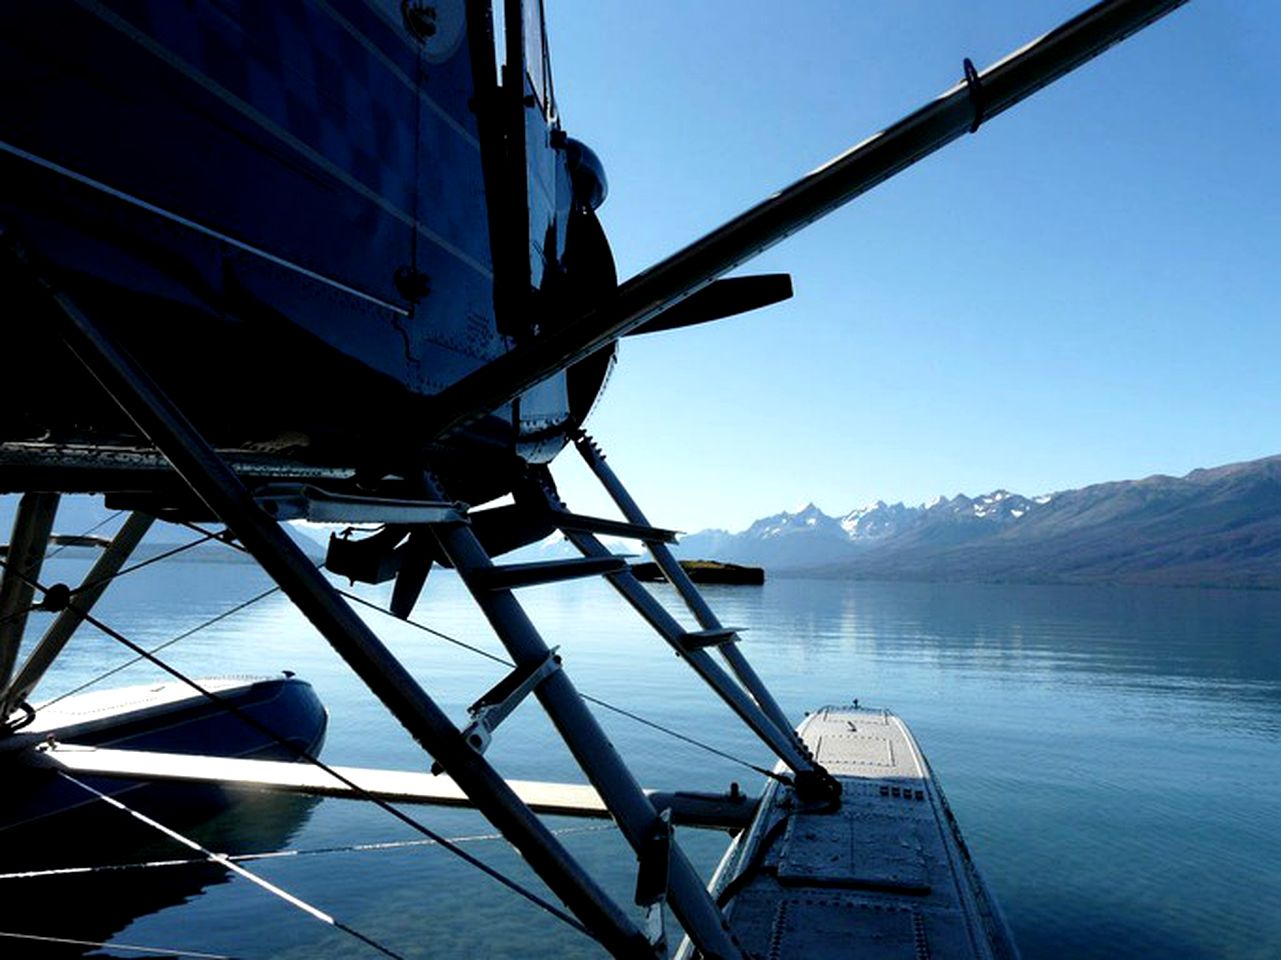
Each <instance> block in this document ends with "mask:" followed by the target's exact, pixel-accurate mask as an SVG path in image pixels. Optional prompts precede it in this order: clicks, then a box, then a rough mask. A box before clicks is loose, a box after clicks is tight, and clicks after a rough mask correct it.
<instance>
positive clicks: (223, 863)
mask: <svg viewBox="0 0 1281 960" xmlns="http://www.w3.org/2000/svg"><path fill="white" fill-rule="evenodd" d="M57 772H58V775H59V776H60V777H62V778H63V779H64V780H66V781H68V782H69V783H73V784H75V785H76V786H77V787H80V788H81V789H83V790H85V791H87V792H89V793H92V794H93V795H94V796H96V797H97V798H98V799H99V800H102V801H104V802H105V803H108V804H110V805H111V806H113V807H115V808H116V809H117V810H119V811H120V812H121V813H127V814H128V815H129V816H131V817H133V818H134V819H135V820H138V821H140V822H141V823H144V824H146V825H147V826H149V827H151V828H153V829H155V830H159V831H160V832H161V833H163V834H164V835H165V836H167V837H169V838H170V839H171V840H175V841H177V842H178V843H181V844H182V845H183V846H184V847H189V848H190V849H192V850H195V851H196V852H197V853H199V854H201V855H203V856H204V858H205V859H206V860H207V861H209V862H210V863H213V864H216V865H217V866H220V867H223V868H224V869H227V870H230V871H231V872H232V873H234V874H236V875H237V876H240V877H244V878H245V879H246V880H248V881H249V882H250V883H253V884H256V885H257V886H259V887H261V888H262V889H263V890H266V891H267V892H268V893H270V894H271V895H272V896H275V897H279V898H280V899H281V900H283V901H285V903H288V904H290V905H291V906H293V907H296V908H297V909H299V910H301V911H302V912H303V913H306V914H308V915H309V916H312V917H315V918H316V919H317V920H320V921H322V922H324V923H327V924H329V925H330V926H331V927H334V928H335V929H337V930H341V931H342V932H343V933H345V934H347V935H349V936H351V937H355V938H356V939H357V940H359V941H360V942H361V943H364V944H365V945H367V946H370V947H373V948H374V949H375V950H377V951H378V952H379V953H381V954H383V955H384V956H387V957H393V958H395V960H405V958H404V957H402V956H401V955H400V954H399V953H396V952H395V951H394V950H391V949H390V948H388V947H384V946H383V945H382V944H381V943H379V942H378V941H377V940H374V939H373V938H372V937H369V936H367V935H366V934H363V933H361V932H360V931H359V930H357V929H355V928H354V927H350V926H348V925H347V924H345V923H343V922H342V921H341V920H339V919H337V918H336V917H334V916H331V915H330V914H328V913H325V912H324V911H323V910H321V909H319V908H318V907H314V906H312V905H311V904H310V903H308V902H307V901H306V900H303V899H300V898H299V897H295V896H294V895H293V894H292V893H289V892H288V891H287V890H282V889H281V888H280V887H278V886H276V885H275V884H274V883H272V882H271V881H269V880H265V879H263V878H262V877H260V876H258V874H256V873H254V872H253V871H252V870H247V869H246V868H244V867H242V866H240V865H239V864H238V863H234V862H232V861H231V860H229V859H228V858H227V857H224V856H222V855H221V854H217V853H214V852H213V851H212V850H209V849H206V848H205V847H202V846H201V845H200V844H198V843H197V842H196V841H195V840H192V839H191V838H190V837H186V836H183V835H182V834H181V833H179V832H178V831H177V830H174V829H172V828H170V827H166V826H165V825H164V824H163V823H160V822H159V821H158V820H153V819H152V818H151V817H149V816H147V815H146V814H144V813H140V812H139V811H137V810H134V809H133V808H132V807H128V806H125V804H123V803H121V802H120V801H119V800H117V799H116V798H115V797H113V796H110V795H108V794H106V793H103V792H102V791H101V790H98V789H97V788H95V787H91V786H89V784H87V783H85V782H84V781H82V780H77V779H76V778H75V777H73V776H72V775H71V774H69V773H67V772H66V771H64V770H59V771H57Z"/></svg>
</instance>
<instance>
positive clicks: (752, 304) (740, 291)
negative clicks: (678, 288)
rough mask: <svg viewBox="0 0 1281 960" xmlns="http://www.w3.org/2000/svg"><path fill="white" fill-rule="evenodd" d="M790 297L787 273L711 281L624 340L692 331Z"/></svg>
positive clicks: (629, 333) (642, 325)
mask: <svg viewBox="0 0 1281 960" xmlns="http://www.w3.org/2000/svg"><path fill="white" fill-rule="evenodd" d="M791 296H792V278H791V275H789V274H786V273H763V274H759V275H757V276H752V277H725V278H723V279H720V280H713V281H712V282H711V283H709V284H708V285H707V286H705V287H704V288H703V289H702V290H699V291H698V293H694V294H691V295H690V296H688V297H686V298H685V299H684V300H682V301H681V302H680V303H678V304H676V305H675V306H674V307H668V308H667V309H666V310H664V311H663V312H662V313H660V314H657V315H655V316H653V317H651V318H650V319H648V320H646V321H645V322H644V323H642V324H641V325H640V326H639V327H636V328H635V329H633V330H630V331H628V333H627V334H626V336H629V337H634V336H637V335H638V334H642V333H658V332H659V331H660V330H676V329H677V328H679V327H692V326H694V325H695V324H699V323H710V322H711V321H712V320H723V319H724V318H725V317H733V316H737V315H738V314H740V313H747V312H748V311H749V310H758V309H760V308H761V307H768V306H770V305H771V304H775V303H781V302H782V301H784V300H788V299H790V298H791Z"/></svg>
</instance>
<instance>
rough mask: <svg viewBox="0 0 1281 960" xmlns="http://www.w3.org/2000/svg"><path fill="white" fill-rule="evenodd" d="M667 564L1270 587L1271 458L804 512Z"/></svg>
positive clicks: (1273, 578) (1280, 546)
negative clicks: (839, 512) (1029, 491)
mask: <svg viewBox="0 0 1281 960" xmlns="http://www.w3.org/2000/svg"><path fill="white" fill-rule="evenodd" d="M677 553H678V556H680V557H683V558H690V559H692V558H696V557H698V558H714V559H717V560H723V561H727V562H731V563H746V564H754V565H759V566H763V567H765V568H766V569H767V570H768V571H770V572H771V573H773V574H784V575H797V576H817V577H830V578H852V579H878V580H970V581H989V582H1029V583H1130V584H1160V585H1171V586H1224V587H1266V588H1281V456H1275V457H1268V458H1265V459H1262V460H1253V461H1250V462H1246V463H1234V464H1229V465H1227V466H1222V467H1214V468H1211V469H1203V470H1194V471H1192V472H1191V473H1189V474H1188V475H1187V476H1184V477H1169V476H1162V475H1158V476H1152V477H1147V478H1145V479H1142V480H1122V481H1117V482H1113V483H1100V484H1094V485H1092V486H1088V487H1082V488H1080V489H1077V490H1064V491H1060V492H1058V493H1053V494H1047V495H1044V496H1037V497H1026V496H1022V495H1020V494H1017V493H1011V492H1009V491H1007V490H995V491H993V492H991V493H988V494H984V495H982V496H976V497H969V496H965V495H964V494H960V495H957V496H955V497H953V498H951V499H949V498H947V497H939V498H937V499H936V500H934V501H932V502H931V503H928V504H922V505H920V506H906V505H904V504H902V503H893V504H887V503H885V502H884V501H877V502H876V503H873V504H870V505H868V506H866V507H861V508H859V509H857V510H853V511H851V512H850V513H847V514H845V515H844V516H836V517H833V516H828V515H827V514H824V513H823V512H822V511H821V510H819V509H818V508H817V507H816V506H814V505H813V504H810V505H809V506H807V507H805V508H803V509H802V510H799V511H797V512H794V513H790V512H784V513H778V514H775V515H773V516H770V517H765V518H763V519H761V520H757V521H756V522H755V523H753V524H752V525H751V526H750V527H749V528H748V529H747V530H744V531H743V532H741V533H734V534H731V533H728V532H726V531H724V530H704V531H701V532H699V533H695V534H691V535H689V536H686V537H684V538H682V540H681V543H680V546H679V548H678V551H677Z"/></svg>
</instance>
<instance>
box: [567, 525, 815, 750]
mask: <svg viewBox="0 0 1281 960" xmlns="http://www.w3.org/2000/svg"><path fill="white" fill-rule="evenodd" d="M565 537H566V538H567V539H568V540H569V542H570V543H572V544H573V545H574V546H575V547H577V548H578V549H579V550H581V551H582V552H583V553H584V554H585V555H587V556H589V557H590V556H600V555H603V554H608V553H609V548H608V547H606V546H605V545H604V544H603V543H601V542H600V541H599V540H597V539H596V538H595V537H593V536H592V535H591V534H587V533H573V532H566V533H565ZM605 578H606V579H607V580H608V581H609V582H610V583H611V584H612V585H613V587H614V589H615V590H617V591H618V592H619V593H620V594H622V596H623V599H625V600H626V601H627V602H628V603H630V604H631V605H632V608H633V609H634V610H635V611H636V612H637V613H639V614H640V615H641V616H642V617H643V618H644V619H645V621H646V622H647V623H648V624H649V625H650V626H651V627H653V628H654V630H655V631H657V632H658V634H659V635H660V636H661V637H662V638H663V639H664V640H666V641H667V643H668V644H669V645H670V646H671V647H672V649H674V650H675V651H676V652H677V653H678V654H680V655H681V656H682V657H684V658H685V660H686V662H687V663H689V665H690V666H691V667H692V668H693V669H694V672H695V673H697V674H698V675H699V676H700V677H702V678H703V681H704V682H705V683H706V684H707V685H708V686H709V687H711V688H712V690H713V691H715V693H716V694H717V696H719V697H720V698H721V699H722V700H723V701H725V704H726V706H728V707H729V708H730V709H731V710H733V711H734V712H735V713H736V714H738V716H739V719H741V720H742V721H743V722H744V723H745V724H747V726H748V727H749V728H750V729H751V730H752V732H753V733H755V734H756V735H757V736H758V737H760V738H761V740H762V741H763V742H764V743H765V745H766V746H767V747H769V748H770V750H772V751H773V752H774V754H775V755H776V756H777V757H778V758H779V759H780V760H782V761H783V762H784V763H785V764H787V765H788V766H789V767H791V768H792V770H794V771H795V772H797V773H801V772H802V771H806V770H814V769H815V765H814V762H813V761H812V760H811V759H810V758H809V757H808V756H807V755H806V754H805V753H804V752H803V751H802V749H801V747H800V745H799V744H798V743H797V741H796V740H795V738H794V737H793V736H791V732H790V731H780V730H779V729H778V726H777V725H776V724H775V723H774V722H773V721H771V720H770V718H769V717H767V716H766V715H765V714H764V713H763V712H762V711H761V709H760V707H759V706H758V705H757V704H756V702H755V701H753V700H752V698H751V697H749V696H748V695H747V693H746V692H744V690H743V689H742V688H741V687H740V686H739V685H738V684H736V683H735V682H734V681H733V680H732V679H731V678H730V677H729V676H728V675H727V674H726V673H725V671H724V670H723V669H721V666H720V664H718V663H717V662H716V661H715V660H713V659H712V657H711V655H710V654H709V653H708V652H707V651H706V650H685V649H683V648H682V647H681V644H680V638H681V637H682V636H683V635H684V634H685V628H684V627H682V626H681V625H680V623H678V622H677V620H676V618H675V617H673V616H672V615H671V614H670V613H668V612H667V610H666V609H665V608H664V607H663V605H662V604H661V603H659V602H658V601H657V600H656V599H654V596H653V594H651V593H650V592H649V591H648V590H646V589H645V587H644V586H643V585H642V584H641V582H640V581H639V580H637V579H636V577H635V576H633V575H632V572H631V571H630V570H625V571H623V572H621V573H607V574H606V575H605Z"/></svg>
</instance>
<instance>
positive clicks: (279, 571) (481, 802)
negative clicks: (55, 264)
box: [11, 246, 653, 958]
mask: <svg viewBox="0 0 1281 960" xmlns="http://www.w3.org/2000/svg"><path fill="white" fill-rule="evenodd" d="M11 250H12V252H13V253H14V254H15V255H16V257H17V258H18V260H19V261H20V262H21V264H22V266H23V267H25V268H26V269H27V270H28V271H30V272H32V273H33V276H34V279H35V280H36V281H37V282H38V284H39V285H40V286H41V287H42V288H43V290H44V292H45V293H46V294H47V295H48V297H49V298H50V299H51V300H52V301H53V303H54V304H55V305H56V307H57V310H56V311H54V314H55V319H56V321H57V323H58V325H59V328H60V332H61V334H62V336H63V338H64V340H65V341H66V343H67V345H68V346H69V347H70V348H71V350H72V351H73V352H74V353H75V354H76V356H77V357H78V358H79V359H80V361H81V362H82V363H83V364H84V365H85V367H86V368H88V370H89V372H90V373H91V374H92V375H93V376H94V377H95V378H96V379H97V380H98V381H99V382H100V383H101V384H102V386H103V387H104V388H105V389H106V391H107V393H108V394H109V395H110V396H111V397H112V398H113V399H114V400H115V401H116V402H117V403H118V404H119V405H120V407H121V409H123V410H124V411H125V413H126V414H128V416H129V417H130V418H131V419H132V420H133V421H134V423H135V424H137V426H138V428H139V429H140V430H142V432H143V433H144V434H146V436H147V437H148V438H149V439H150V440H151V442H152V443H153V444H155V446H156V448H157V449H158V450H159V451H160V452H161V453H162V454H164V456H165V457H166V458H167V459H168V460H169V462H170V463H171V464H172V465H173V467H174V469H175V470H176V471H177V472H178V473H179V474H180V475H181V476H182V478H183V479H184V480H185V481H186V482H187V483H188V485H189V486H190V487H191V489H192V490H193V491H194V492H195V493H196V495H197V496H199V497H200V498H201V499H202V500H203V501H204V502H205V503H206V504H207V505H208V506H209V507H210V508H211V509H212V510H213V511H214V514H215V515H216V516H218V517H220V518H221V519H222V520H223V522H225V523H226V524H227V526H228V527H230V528H231V530H232V531H233V532H234V533H235V534H236V536H237V537H238V538H239V539H240V541H241V543H243V544H244V546H245V547H246V548H247V549H248V550H249V552H250V553H251V554H252V555H253V556H254V558H255V559H256V560H257V561H258V562H259V564H261V565H262V567H263V569H264V570H265V571H266V572H267V574H268V575H269V576H271V578H272V579H273V580H274V581H275V582H276V583H277V584H279V585H280V588H281V590H283V591H284V593H285V594H286V595H287V596H288V597H289V598H290V599H291V600H292V601H293V602H294V603H295V604H296V605H297V606H298V608H299V609H300V610H301V611H302V612H303V614H304V615H305V616H306V617H307V618H308V619H309V620H310V621H311V622H312V624H313V625H314V626H315V627H316V629H317V630H319V632H320V633H321V635H323V636H324V637H325V639H326V640H328V641H329V643H330V645H331V646H332V647H333V648H334V649H335V650H336V651H337V652H338V653H339V655H340V656H342V658H343V659H344V660H345V661H346V662H347V664H348V666H350V667H351V668H352V670H353V671H354V672H355V673H356V675H357V676H359V677H360V678H361V679H362V680H363V681H364V682H365V684H366V685H367V686H368V687H369V688H370V690H372V691H373V692H374V694H375V695H376V696H377V697H378V698H379V699H380V700H381V701H382V702H383V703H384V704H385V705H386V706H387V708H388V709H389V710H390V711H391V713H392V714H393V715H394V716H395V717H396V719H397V720H399V721H400V722H401V724H402V725H404V727H405V729H406V730H408V731H409V732H410V734H411V735H413V737H414V738H415V739H416V740H418V741H419V743H421V744H422V745H423V747H424V748H425V749H426V750H427V751H428V752H429V753H431V755H432V756H433V757H435V758H436V760H438V761H439V762H440V764H441V766H442V767H444V768H445V770H446V771H447V772H448V773H449V775H450V776H451V777H452V778H453V779H454V781H455V782H456V783H457V784H458V785H459V786H460V787H461V788H462V789H463V791H464V792H465V793H466V794H467V795H468V796H469V797H470V798H471V799H472V801H473V802H474V803H475V804H476V807H477V808H478V809H479V810H480V811H481V812H482V813H484V814H485V816H486V817H487V818H488V819H489V821H490V822H491V823H493V824H494V826H495V827H497V828H498V830H499V831H500V832H502V834H503V836H505V837H506V838H507V839H508V840H509V841H510V842H511V843H512V844H513V845H514V846H515V847H516V848H517V849H518V850H520V852H521V854H522V855H523V856H524V857H525V859H526V860H527V861H528V862H529V864H530V866H531V867H532V868H533V869H534V870H535V872H537V873H538V875H539V876H540V877H542V878H543V880H544V881H545V882H546V883H547V885H548V886H549V887H551V889H552V890H553V891H554V892H555V893H556V894H557V895H558V896H559V897H560V898H561V899H562V900H563V901H564V902H565V904H566V905H567V906H568V907H569V909H571V910H572V911H573V912H574V913H575V914H576V915H577V916H578V917H579V918H580V919H581V920H582V922H583V923H584V925H586V927H587V928H588V929H589V930H591V932H592V934H593V935H594V936H596V937H597V938H599V940H600V941H601V943H602V944H603V945H604V946H605V948H606V949H608V950H609V951H610V952H611V953H613V954H615V955H616V956H627V957H651V958H652V957H653V950H652V949H651V948H650V945H649V943H648V941H647V940H646V939H645V937H644V934H643V933H641V931H640V930H639V929H638V928H637V927H636V925H635V924H634V923H633V922H632V921H631V919H630V918H629V917H628V916H627V915H626V914H625V913H624V912H623V911H622V910H621V909H620V908H619V907H618V906H617V905H616V904H615V903H614V902H613V901H612V900H611V899H610V898H609V897H608V895H607V894H606V893H605V892H604V891H603V890H601V889H600V887H599V886H598V885H597V884H596V883H595V881H594V880H593V879H592V878H591V876H590V875H588V874H587V873H586V872H585V871H584V870H583V869H582V867H581V866H580V865H579V864H578V863H577V862H576V861H575V860H574V859H573V858H572V857H571V856H570V855H569V853H568V852H567V851H566V850H565V849H564V847H563V846H561V844H560V842H559V841H558V840H557V839H556V837H555V836H553V835H552V834H551V832H550V831H549V830H548V829H547V828H546V826H544V825H543V823H542V822H541V821H540V820H539V819H538V818H537V817H536V816H535V815H534V814H533V813H532V812H531V811H530V810H529V808H528V807H527V806H525V805H524V804H523V803H522V802H521V801H520V799H519V798H518V797H517V796H516V794H515V793H514V792H513V791H512V790H511V788H510V787H508V786H507V784H506V783H505V782H504V781H503V779H502V778H501V777H500V776H499V775H498V773H497V772H496V771H495V770H494V769H493V768H492V767H491V766H490V765H489V764H488V762H486V761H485V759H484V758H483V757H481V756H480V755H479V754H477V753H476V752H475V751H474V750H472V749H471V748H470V747H469V746H467V744H466V743H465V742H464V741H463V739H462V736H461V734H460V733H459V731H458V728H457V727H455V726H454V725H453V723H452V722H451V721H450V719H449V717H448V716H447V715H446V714H445V713H444V712H443V711H442V710H441V709H440V708H439V707H438V706H437V705H436V703H435V701H433V700H432V699H431V697H430V696H429V695H428V694H427V693H426V691H424V690H423V689H422V688H421V687H420V686H419V685H418V683H417V681H416V680H414V678H413V676H412V675H410V673H409V672H408V671H407V670H406V669H405V667H404V666H403V665H402V664H401V663H400V662H399V661H398V660H397V659H396V658H395V657H394V656H393V655H392V654H391V652H390V651H389V650H388V649H387V648H386V647H385V646H384V645H383V644H382V642H381V641H380V640H379V639H378V637H377V636H375V634H374V633H373V631H372V630H370V628H369V627H368V626H367V625H366V624H365V622H364V621H363V620H361V619H360V617H358V616H357V615H356V613H355V612H354V611H353V610H352V609H351V607H349V606H348V605H347V604H346V603H345V602H344V601H343V599H342V597H341V596H340V595H339V594H338V593H337V591H336V590H335V589H334V588H333V586H332V584H330V583H329V581H328V580H327V579H326V578H325V576H324V574H323V573H321V572H320V570H318V569H317V568H316V566H315V565H314V564H313V563H312V562H311V561H310V560H309V559H308V558H307V556H306V555H305V554H303V552H302V551H301V550H300V549H299V548H298V547H297V545H295V544H294V542H293V541H292V540H291V539H290V538H289V537H288V536H287V535H286V534H285V533H284V531H282V530H281V529H280V527H279V526H278V525H277V524H276V522H275V521H273V520H272V519H271V518H269V517H268V516H267V515H266V513H264V512H263V511H262V510H261V509H260V508H259V507H258V505H257V504H256V503H254V500H253V498H252V496H251V495H250V493H249V491H248V490H247V489H245V486H244V485H243V484H242V483H241V482H240V479H239V477H237V476H236V475H235V473H234V472H232V470H231V468H230V467H229V466H227V464H226V462H225V461H223V460H222V458H221V457H219V456H218V454H217V453H216V452H215V451H214V450H213V448H212V447H210V446H209V444H208V443H207V442H205V440H204V439H203V437H201V436H200V435H199V433H198V432H197V431H196V429H195V428H194V427H193V426H192V425H191V424H190V423H189V422H188V421H187V419H186V418H185V417H184V416H183V415H182V413H181V411H179V410H178V409H177V408H176V407H175V406H174V405H173V404H172V402H171V401H170V400H169V398H168V397H167V396H165V395H164V394H163V393H162V392H161V391H160V389H159V387H157V386H156V384H155V383H154V382H153V381H152V380H151V378H150V377H149V376H148V375H147V374H146V372H145V371H143V370H142V369H141V368H140V367H139V366H138V365H137V363H136V362H135V361H134V360H133V358H132V357H130V356H129V355H128V354H126V353H124V352H123V351H121V350H120V349H118V348H117V346H116V345H115V343H114V342H112V340H111V339H110V338H109V337H108V336H107V335H106V333H105V332H104V331H102V330H100V329H99V328H98V326H97V324H96V323H94V322H93V320H92V319H90V318H89V317H88V316H86V315H85V314H84V313H83V312H82V311H81V310H80V309H79V308H78V307H77V306H76V305H75V303H74V302H72V301H71V299H70V298H69V297H67V296H66V295H65V294H63V293H61V292H60V291H58V290H57V289H55V288H53V287H52V286H51V285H50V284H49V283H48V281H47V280H45V279H44V278H43V277H40V276H38V275H35V274H34V271H32V270H31V266H30V264H29V262H28V261H27V258H26V257H25V255H24V254H23V252H22V251H21V250H19V249H17V248H16V247H12V246H11Z"/></svg>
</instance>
